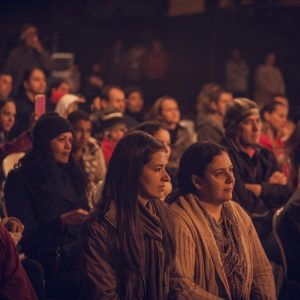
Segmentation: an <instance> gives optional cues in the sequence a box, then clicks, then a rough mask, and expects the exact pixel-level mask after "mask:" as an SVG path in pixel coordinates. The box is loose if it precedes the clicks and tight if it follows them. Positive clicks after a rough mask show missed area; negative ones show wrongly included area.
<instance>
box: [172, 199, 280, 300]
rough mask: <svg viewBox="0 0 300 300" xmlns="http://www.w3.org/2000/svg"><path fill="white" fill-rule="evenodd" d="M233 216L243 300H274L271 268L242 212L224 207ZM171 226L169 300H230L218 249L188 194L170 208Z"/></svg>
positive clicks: (234, 206)
mask: <svg viewBox="0 0 300 300" xmlns="http://www.w3.org/2000/svg"><path fill="white" fill-rule="evenodd" d="M224 205H226V206H227V207H228V209H230V210H231V211H232V213H233V215H234V216H235V219H236V222H237V224H238V230H239V231H240V235H241V243H242V247H243V248H244V253H245V255H246V258H245V259H246V266H247V268H246V271H245V274H244V278H245V280H244V283H245V284H244V290H243V291H242V294H243V295H244V296H245V297H244V298H243V299H250V298H251V299H275V298H276V297H275V287H274V280H273V274H272V269H271V265H270V263H269V261H268V259H267V257H266V255H265V253H264V250H263V248H262V246H261V243H260V241H259V238H258V236H257V233H256V231H255V229H254V226H253V224H252V222H251V220H250V218H249V216H248V215H247V214H246V212H245V211H244V210H243V209H242V208H241V207H240V206H239V205H238V204H237V203H235V202H233V201H229V202H227V203H225V204H224ZM171 208H172V213H173V215H174V222H175V241H176V246H177V247H176V256H175V263H174V266H173V270H171V275H170V276H171V277H170V289H171V293H172V297H171V299H209V300H213V299H221V296H220V294H221V292H222V294H223V295H224V294H225V295H226V299H232V297H231V295H230V290H229V285H228V282H227V279H226V276H225V273H224V269H223V264H222V261H221V257H220V254H219V250H218V246H217V244H216V241H215V239H214V236H213V233H212V231H211V229H210V227H209V225H208V223H207V221H206V218H205V216H204V214H203V212H202V210H201V208H200V207H199V204H198V203H197V199H196V197H195V196H193V195H192V194H188V195H186V196H184V197H183V196H181V197H179V198H178V199H177V200H176V202H174V203H173V204H172V206H171Z"/></svg>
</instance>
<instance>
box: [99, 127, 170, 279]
mask: <svg viewBox="0 0 300 300" xmlns="http://www.w3.org/2000/svg"><path fill="white" fill-rule="evenodd" d="M160 150H163V151H164V146H163V144H161V143H160V142H159V141H157V140H156V139H154V138H153V137H152V136H150V135H149V134H147V133H145V132H141V131H135V132H131V133H129V134H128V135H126V136H125V137H123V138H122V139H121V140H120V141H119V142H118V144H117V146H116V148H115V150H114V152H113V155H112V157H111V160H110V162H109V165H108V169H107V174H106V178H105V183H104V187H103V192H102V196H101V201H100V202H99V206H98V208H97V211H98V214H99V217H100V218H103V216H104V214H105V212H106V211H107V210H108V208H109V206H110V204H111V203H112V202H115V204H116V209H117V224H118V225H117V234H118V242H119V247H120V254H121V255H120V260H121V262H122V263H121V265H120V268H119V270H118V271H119V274H121V275H120V276H123V278H121V282H123V283H124V282H126V280H127V278H126V274H127V271H128V270H133V271H134V272H135V274H137V276H140V274H141V273H142V270H143V263H144V262H143V261H142V257H143V255H142V253H141V251H142V250H141V249H140V248H141V240H143V239H144V237H143V232H142V223H141V216H140V214H139V211H138V202H137V199H138V198H137V197H138V178H139V176H140V174H141V172H142V169H143V167H144V165H145V164H147V163H148V162H149V161H150V160H151V157H152V155H153V154H154V153H156V152H157V151H160ZM157 213H158V212H157ZM159 217H160V219H161V224H162V231H163V233H165V234H164V238H166V240H164V241H163V243H166V245H164V246H165V249H166V251H167V255H166V259H167V262H170V260H171V250H170V251H169V252H168V249H169V248H168V247H170V246H168V245H171V242H170V241H169V240H168V235H167V234H166V227H165V225H164V220H163V218H162V217H161V216H159ZM126 245H127V247H126Z"/></svg>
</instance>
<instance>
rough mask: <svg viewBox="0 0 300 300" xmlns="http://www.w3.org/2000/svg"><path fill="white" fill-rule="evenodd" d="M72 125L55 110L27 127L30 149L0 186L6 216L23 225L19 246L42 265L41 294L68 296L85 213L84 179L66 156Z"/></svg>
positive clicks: (71, 295)
mask: <svg viewBox="0 0 300 300" xmlns="http://www.w3.org/2000/svg"><path fill="white" fill-rule="evenodd" d="M72 143H73V129H72V127H71V124H70V123H69V122H68V121H67V120H65V119H64V118H62V117H60V116H58V115H57V114H55V113H51V114H46V115H44V116H42V117H41V118H40V119H39V120H38V122H37V123H36V125H35V127H34V129H33V146H32V149H31V150H30V151H29V152H28V153H27V154H26V155H25V156H24V157H23V158H22V159H21V161H20V162H19V164H18V166H17V168H16V169H14V170H12V171H11V172H10V173H9V175H8V177H7V180H6V183H5V187H4V196H5V205H6V209H7V213H8V215H9V216H16V217H17V218H19V219H20V220H21V221H22V223H23V224H24V233H23V238H22V240H21V242H20V245H21V247H22V249H23V251H24V253H25V255H26V256H28V257H30V258H33V259H36V260H37V261H39V262H40V263H41V264H42V265H43V267H44V269H45V278H46V289H47V297H58V298H59V299H74V298H75V296H77V290H78V288H79V285H78V284H77V283H76V277H77V275H78V273H77V272H76V267H75V266H76V264H77V261H78V257H77V254H78V246H77V236H78V233H79V230H80V225H81V224H82V223H83V222H84V220H85V218H86V215H87V214H88V211H87V210H88V203H87V199H86V191H87V178H86V175H85V174H84V173H83V172H82V171H81V169H79V167H78V166H77V164H75V162H74V160H73V158H72V156H70V154H71V151H72Z"/></svg>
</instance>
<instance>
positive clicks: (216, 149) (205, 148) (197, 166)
mask: <svg viewBox="0 0 300 300" xmlns="http://www.w3.org/2000/svg"><path fill="white" fill-rule="evenodd" d="M223 152H227V150H226V148H224V147H222V146H220V145H218V144H215V143H211V142H198V143H195V144H193V145H191V146H190V147H189V148H187V149H186V151H185V152H184V153H183V155H182V157H181V160H180V164H179V171H178V174H177V180H178V187H179V190H180V192H181V193H182V194H188V193H195V192H196V190H195V187H194V184H193V182H192V175H197V176H199V177H202V176H203V175H204V172H205V170H206V168H207V166H208V165H209V164H210V163H211V162H212V160H213V158H214V157H215V156H217V155H220V154H222V153H223Z"/></svg>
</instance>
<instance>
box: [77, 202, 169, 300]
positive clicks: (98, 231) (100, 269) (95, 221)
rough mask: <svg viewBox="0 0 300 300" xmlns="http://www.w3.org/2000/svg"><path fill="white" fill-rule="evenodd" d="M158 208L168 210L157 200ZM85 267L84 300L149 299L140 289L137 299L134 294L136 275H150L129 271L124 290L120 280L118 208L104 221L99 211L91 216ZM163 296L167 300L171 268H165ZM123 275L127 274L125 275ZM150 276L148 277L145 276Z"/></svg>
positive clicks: (86, 227)
mask: <svg viewBox="0 0 300 300" xmlns="http://www.w3.org/2000/svg"><path fill="white" fill-rule="evenodd" d="M156 205H157V206H158V205H159V206H160V209H159V210H160V211H162V210H164V211H165V213H166V212H167V209H166V207H165V205H164V204H163V203H162V202H161V201H159V200H157V201H156ZM83 236H84V238H83V268H84V271H83V272H84V274H85V276H86V278H85V295H84V297H83V298H84V299H89V300H92V299H95V300H96V299H101V300H105V299H110V300H116V299H126V300H131V299H135V300H137V299H147V300H151V299H152V298H151V299H150V298H148V297H147V296H146V295H145V294H144V290H143V288H142V289H140V288H138V292H137V294H138V295H137V296H136V297H135V296H134V295H135V294H134V292H135V291H134V289H135V288H136V282H137V276H145V275H149V274H140V275H138V274H136V273H135V272H132V271H128V272H127V274H126V286H125V288H124V289H123V290H122V291H121V290H120V287H119V284H118V283H119V279H120V272H119V270H120V268H119V264H120V251H119V244H118V237H117V214H116V207H115V206H114V205H111V206H110V208H109V210H108V211H107V212H106V214H105V215H104V218H100V217H99V216H97V214H96V212H95V213H94V214H93V215H91V217H90V221H88V222H87V224H86V226H85V230H84V233H83ZM164 270H165V273H164V283H166V284H165V286H164V291H163V293H164V297H163V298H162V299H159V300H164V299H167V297H168V293H169V266H166V265H165V266H164ZM122 275H124V274H122ZM146 277H147V276H146Z"/></svg>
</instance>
